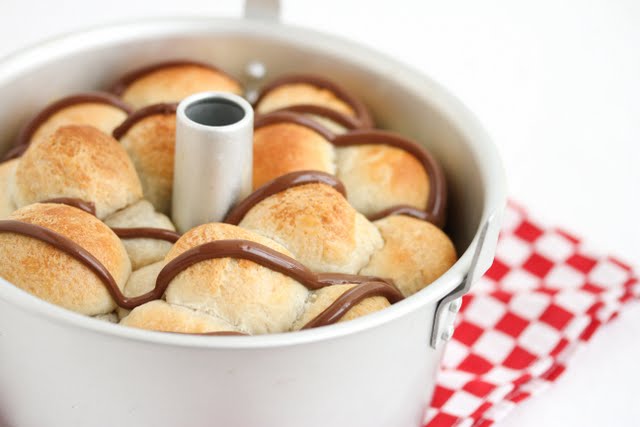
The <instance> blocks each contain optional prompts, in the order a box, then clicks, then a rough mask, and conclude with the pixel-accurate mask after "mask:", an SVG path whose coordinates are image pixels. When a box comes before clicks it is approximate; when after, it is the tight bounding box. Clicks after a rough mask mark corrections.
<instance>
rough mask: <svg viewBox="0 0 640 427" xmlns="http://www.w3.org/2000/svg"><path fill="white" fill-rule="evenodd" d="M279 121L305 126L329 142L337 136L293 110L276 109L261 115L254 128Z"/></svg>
mask: <svg viewBox="0 0 640 427" xmlns="http://www.w3.org/2000/svg"><path fill="white" fill-rule="evenodd" d="M279 123H293V124H296V125H299V126H304V127H306V128H308V129H311V130H312V131H314V132H315V133H317V134H319V135H320V136H322V137H323V138H324V139H326V140H327V141H329V142H331V141H332V140H333V138H334V136H335V135H334V134H333V133H332V132H331V131H330V130H329V129H327V128H326V127H324V126H322V125H321V124H320V123H318V122H316V121H315V120H313V119H310V118H309V117H306V116H304V115H302V114H298V113H293V112H291V111H276V112H273V113H268V114H262V115H259V116H257V117H256V119H255V121H254V123H253V128H254V129H260V128H261V127H265V126H270V125H275V124H279Z"/></svg>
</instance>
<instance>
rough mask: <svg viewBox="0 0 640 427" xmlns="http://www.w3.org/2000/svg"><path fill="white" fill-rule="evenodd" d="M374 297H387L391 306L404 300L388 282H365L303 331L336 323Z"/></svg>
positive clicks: (347, 293)
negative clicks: (356, 306) (360, 304)
mask: <svg viewBox="0 0 640 427" xmlns="http://www.w3.org/2000/svg"><path fill="white" fill-rule="evenodd" d="M374 296H381V297H385V298H386V299H387V300H388V301H389V302H390V303H391V304H393V303H396V302H398V301H400V300H402V299H403V296H402V294H400V292H399V291H398V290H397V289H396V288H395V287H392V286H390V285H389V284H388V283H386V282H374V281H369V282H363V283H361V284H359V285H357V286H354V287H353V288H351V289H349V290H347V291H346V292H345V293H343V294H342V295H340V296H339V297H338V298H336V300H335V301H334V302H333V303H331V305H330V306H329V307H327V308H326V309H324V311H322V313H320V314H318V315H317V316H316V317H314V318H313V319H311V320H310V321H309V322H308V323H307V324H306V325H304V326H303V327H302V329H310V328H316V327H318V326H325V325H330V324H332V323H336V322H337V321H339V320H340V319H341V318H342V317H344V315H345V314H347V312H348V311H349V310H351V308H353V307H354V306H355V305H357V304H358V303H359V302H361V301H362V300H364V299H366V298H369V297H374Z"/></svg>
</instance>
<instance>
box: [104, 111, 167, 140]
mask: <svg viewBox="0 0 640 427" xmlns="http://www.w3.org/2000/svg"><path fill="white" fill-rule="evenodd" d="M177 109H178V104H177V103H175V102H162V103H159V104H153V105H149V106H147V107H143V108H140V109H139V110H136V111H134V112H132V113H131V114H129V115H128V116H127V118H126V119H125V120H124V122H122V124H121V125H120V126H118V127H117V128H115V129H114V130H113V132H112V133H111V135H112V136H113V137H114V138H115V139H120V138H122V137H123V136H125V135H126V134H127V132H129V129H131V128H132V127H133V126H134V125H135V124H136V123H138V122H139V121H141V120H143V119H145V118H147V117H149V116H155V115H156V114H163V115H169V114H175V113H176V110H177Z"/></svg>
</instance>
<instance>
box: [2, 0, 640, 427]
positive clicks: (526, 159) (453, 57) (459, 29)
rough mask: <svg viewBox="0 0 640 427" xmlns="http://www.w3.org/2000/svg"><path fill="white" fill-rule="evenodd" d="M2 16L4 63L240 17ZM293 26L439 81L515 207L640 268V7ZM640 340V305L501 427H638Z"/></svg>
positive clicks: (486, 8) (364, 12)
mask: <svg viewBox="0 0 640 427" xmlns="http://www.w3.org/2000/svg"><path fill="white" fill-rule="evenodd" d="M320 4H322V6H318V5H320ZM314 5H315V6H314ZM0 7H1V8H2V13H1V14H0V24H1V25H0V55H3V54H6V53H8V52H10V51H12V50H14V49H18V48H20V47H22V46H24V45H27V44H30V43H33V42H36V41H38V40H40V39H42V38H44V37H47V36H51V35H54V34H57V33H59V32H67V31H70V30H73V29H78V28H85V27H89V26H92V25H95V24H99V23H106V22H111V21H114V20H122V19H131V18H136V17H141V16H171V15H176V14H179V15H185V14H191V15H203V14H217V15H237V14H238V13H239V11H240V8H241V3H240V2H239V1H224V2H223V1H217V2H212V1H206V0H201V1H198V0H182V1H180V2H166V3H160V2H159V1H153V2H151V1H148V2H142V1H141V2H132V1H130V0H128V1H125V0H110V1H109V2H108V5H105V4H104V3H102V4H101V7H96V4H95V3H91V2H86V1H81V0H68V1H61V2H39V1H24V0H21V1H18V0H2V3H0ZM284 16H285V21H287V22H290V23H296V24H299V25H304V26H307V27H313V28H317V29H319V30H324V31H330V32H335V33H338V34H341V35H343V36H345V37H349V38H352V39H354V40H357V41H359V42H361V43H364V44H368V45H370V46H373V47H375V48H377V49H379V50H382V51H384V52H387V53H388V54H390V55H393V56H395V57H397V58H399V59H401V60H403V61H405V62H408V63H410V64H413V65H414V66H416V67H418V68H420V69H422V70H424V71H425V72H427V73H428V74H430V75H431V76H432V77H434V78H436V79H437V80H439V81H440V82H441V83H442V84H444V85H445V86H447V87H448V88H449V89H450V90H452V91H453V92H454V93H455V94H457V95H458V96H459V97H460V98H461V99H462V100H463V101H464V102H465V103H466V104H467V105H468V106H469V107H470V108H471V109H472V110H473V111H475V112H476V114H477V115H478V116H479V118H480V120H481V121H482V122H483V123H484V124H485V126H486V127H487V129H488V130H489V132H490V133H491V135H492V136H493V137H494V139H495V141H496V144H498V146H499V148H500V149H501V151H502V154H503V156H504V162H505V165H506V168H507V174H508V177H509V181H510V187H511V194H512V196H513V197H514V198H515V199H516V200H518V201H521V202H523V203H524V204H525V205H527V206H529V207H531V208H532V210H534V211H535V212H536V213H538V214H540V215H542V216H544V217H546V218H548V219H549V220H551V221H553V222H554V223H557V224H559V225H563V226H564V227H565V228H568V229H569V230H573V231H574V232H575V233H577V234H579V235H583V236H588V237H589V239H590V240H591V241H592V242H595V243H596V244H598V245H599V246H601V247H602V248H603V250H607V251H611V252H615V253H618V254H620V255H621V257H622V258H623V259H627V260H628V261H629V262H634V263H636V265H637V264H638V261H639V254H640V227H639V226H638V225H637V223H636V221H637V220H638V218H640V196H639V191H638V188H637V186H638V185H639V184H640V167H638V166H637V163H638V162H639V161H640V143H639V141H638V139H639V138H640V120H639V118H640V102H639V101H638V100H640V81H639V80H638V76H640V54H639V53H638V46H640V25H638V24H640V2H637V1H635V0H617V1H615V0H594V1H583V0H582V1H581V0H565V1H562V2H558V1H554V0H536V1H528V2H523V1H509V0H485V1H481V2H480V1H476V0H465V1H461V0H455V1H448V2H442V1H408V0H404V1H402V0H396V1H394V2H389V1H379V2H374V1H368V2H366V3H365V2H355V1H351V2H347V1H339V0H331V1H328V0H325V1H322V2H320V1H318V0H316V1H300V0H298V1H295V2H294V1H286V2H285V5H284ZM639 334H640V306H639V305H636V306H634V307H631V308H630V309H629V310H628V311H627V312H626V313H625V314H624V315H623V316H621V318H620V319H618V320H617V321H615V323H614V324H612V325H609V326H607V327H606V328H604V330H603V331H602V332H600V333H599V334H598V335H597V336H596V337H595V338H594V341H593V342H592V343H591V345H590V346H589V347H588V349H587V351H585V352H584V353H583V354H581V355H579V357H578V358H576V360H575V363H573V364H572V365H571V367H570V369H569V371H568V372H567V373H566V374H565V376H564V377H563V378H562V379H561V380H560V381H559V382H558V384H556V385H555V386H554V387H553V388H552V389H551V390H549V391H547V392H545V393H544V395H543V396H540V397H537V398H535V399H533V400H531V401H529V402H527V403H525V404H523V405H522V406H521V407H519V408H518V409H517V410H516V411H515V412H514V413H513V414H511V415H510V416H509V417H508V419H507V420H506V421H505V422H503V423H502V424H501V425H502V426H538V425H551V426H555V425H558V426H560V425H561V426H581V427H582V426H601V425H611V426H631V425H637V424H638V421H637V420H638V419H639V418H640V408H639V406H640V405H638V400H639V399H640V398H639V397H638V395H639V393H638V392H637V387H636V384H639V383H640V368H638V360H640V340H638V339H637V336H638V335H639Z"/></svg>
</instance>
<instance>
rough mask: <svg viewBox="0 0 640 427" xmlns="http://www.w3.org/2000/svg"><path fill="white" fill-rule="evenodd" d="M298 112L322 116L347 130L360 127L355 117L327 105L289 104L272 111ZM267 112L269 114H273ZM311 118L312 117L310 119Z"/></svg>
mask: <svg viewBox="0 0 640 427" xmlns="http://www.w3.org/2000/svg"><path fill="white" fill-rule="evenodd" d="M287 112H291V113H298V114H311V115H313V116H318V117H322V118H324V119H328V120H331V121H332V122H335V123H337V124H339V125H340V126H342V127H344V128H345V129H347V130H355V129H361V128H362V127H363V126H362V123H360V122H359V121H358V120H357V119H356V118H354V117H351V116H347V115H345V114H342V113H339V112H337V111H336V110H332V109H331V108H329V107H323V106H321V105H312V104H299V105H291V106H289V107H284V108H280V109H278V110H274V111H273V113H287ZM273 113H269V114H273ZM312 120H313V119H312Z"/></svg>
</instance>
